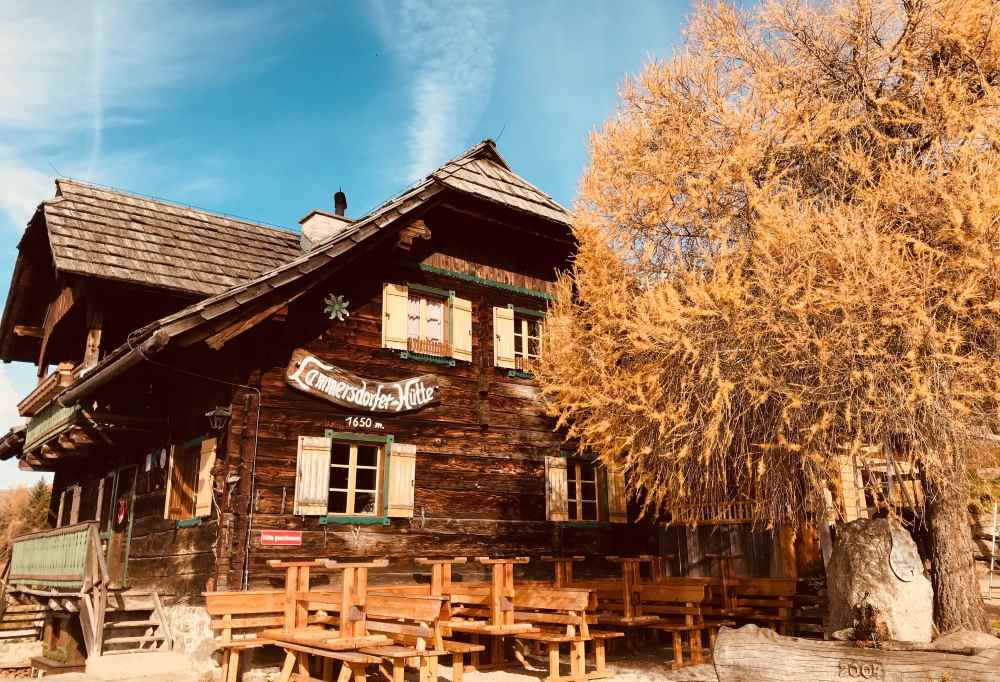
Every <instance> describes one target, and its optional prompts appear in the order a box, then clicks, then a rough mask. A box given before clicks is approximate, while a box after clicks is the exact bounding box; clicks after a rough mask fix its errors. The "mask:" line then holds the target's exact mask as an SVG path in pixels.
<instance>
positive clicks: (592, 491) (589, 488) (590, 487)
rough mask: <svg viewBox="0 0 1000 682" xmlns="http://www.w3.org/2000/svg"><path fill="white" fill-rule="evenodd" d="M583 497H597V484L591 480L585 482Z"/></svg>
mask: <svg viewBox="0 0 1000 682" xmlns="http://www.w3.org/2000/svg"><path fill="white" fill-rule="evenodd" d="M582 494H583V499H584V500H591V501H594V500H596V499H597V486H596V485H594V484H593V483H591V482H590V481H584V482H583V490H582Z"/></svg>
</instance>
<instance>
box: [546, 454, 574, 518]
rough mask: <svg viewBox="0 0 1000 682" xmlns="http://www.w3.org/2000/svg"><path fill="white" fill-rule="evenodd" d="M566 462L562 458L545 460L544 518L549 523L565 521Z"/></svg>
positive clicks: (566, 507)
mask: <svg viewBox="0 0 1000 682" xmlns="http://www.w3.org/2000/svg"><path fill="white" fill-rule="evenodd" d="M566 492H567V488H566V460H565V459H564V458H562V457H546V458H545V518H547V519H548V520H549V521H566V520H567V519H568V518H569V516H568V499H567V497H566Z"/></svg>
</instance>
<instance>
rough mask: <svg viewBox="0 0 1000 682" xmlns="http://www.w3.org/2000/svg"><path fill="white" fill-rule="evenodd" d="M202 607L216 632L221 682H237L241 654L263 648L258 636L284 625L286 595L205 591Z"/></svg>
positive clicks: (313, 618) (319, 618) (318, 619)
mask: <svg viewBox="0 0 1000 682" xmlns="http://www.w3.org/2000/svg"><path fill="white" fill-rule="evenodd" d="M203 594H204V597H205V608H206V610H207V611H208V614H209V615H210V616H211V618H212V621H211V627H212V629H213V630H215V631H217V632H218V639H216V642H215V643H216V648H217V649H218V650H220V651H221V652H222V677H221V682H236V679H237V675H238V671H239V664H240V654H241V653H242V652H243V651H246V650H247V649H254V648H257V647H261V646H264V645H265V644H267V642H265V641H263V640H261V639H260V633H261V632H262V631H263V630H265V629H267V628H274V627H281V626H282V625H283V624H284V622H285V593H284V592H281V591H277V590H269V591H257V592H205V593H203ZM332 620H333V619H331V618H330V617H329V616H326V615H322V614H311V615H310V617H309V622H310V623H313V624H322V623H329V622H332Z"/></svg>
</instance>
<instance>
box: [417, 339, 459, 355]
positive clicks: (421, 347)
mask: <svg viewBox="0 0 1000 682" xmlns="http://www.w3.org/2000/svg"><path fill="white" fill-rule="evenodd" d="M406 350H408V351H410V352H411V353H421V354H423V355H437V356H439V357H442V358H445V357H448V356H450V355H451V344H449V343H448V342H447V341H438V340H436V339H407V340H406Z"/></svg>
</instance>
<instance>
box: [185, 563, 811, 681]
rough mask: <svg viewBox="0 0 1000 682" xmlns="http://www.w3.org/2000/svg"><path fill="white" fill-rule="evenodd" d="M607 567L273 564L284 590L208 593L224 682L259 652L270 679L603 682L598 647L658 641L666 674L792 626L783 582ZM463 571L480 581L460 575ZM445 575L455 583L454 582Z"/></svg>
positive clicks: (644, 566) (790, 594) (787, 584)
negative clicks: (723, 631)
mask: <svg viewBox="0 0 1000 682" xmlns="http://www.w3.org/2000/svg"><path fill="white" fill-rule="evenodd" d="M607 559H608V561H610V562H611V563H612V564H613V565H615V566H617V567H618V569H619V570H618V575H611V576H605V577H601V578H593V579H592V578H581V577H576V576H574V565H575V564H576V565H580V564H582V563H583V562H585V561H587V560H586V558H585V557H582V556H571V557H552V556H545V557H538V558H537V559H532V558H529V557H512V558H491V557H475V558H469V557H448V558H420V559H417V560H416V561H415V562H414V563H415V566H416V568H417V569H418V571H419V572H417V573H415V574H414V576H413V578H414V579H413V581H412V582H399V581H396V582H393V583H390V584H380V583H379V582H377V581H376V582H375V583H373V584H370V583H369V577H370V576H369V572H370V571H371V570H372V569H375V570H378V569H383V568H386V567H387V566H389V561H388V560H387V559H373V560H368V561H343V562H341V561H335V560H330V559H325V558H321V559H315V560H313V561H280V560H272V561H270V562H269V566H270V567H272V568H277V569H282V570H284V573H285V578H284V589H282V590H271V591H252V592H207V593H205V597H206V606H207V609H208V612H209V614H210V615H211V617H212V628H213V630H215V631H216V632H217V633H218V637H217V647H218V650H219V651H220V653H221V656H222V673H223V674H222V682H235V680H237V679H239V673H240V666H241V660H240V659H241V654H242V652H244V651H247V650H249V649H257V648H260V647H275V648H277V649H278V650H281V651H283V652H284V658H283V665H282V668H281V675H280V678H279V682H289V681H290V680H297V681H299V682H309V681H310V680H320V679H321V680H333V679H334V675H335V674H336V675H338V677H337V679H338V680H339V682H348V680H354V681H359V680H364V679H367V675H368V674H369V673H373V674H376V673H377V675H380V676H384V677H385V678H386V679H387V680H390V681H391V682H401V681H402V680H403V679H404V675H405V673H406V669H407V668H411V669H415V670H417V671H418V674H419V679H420V680H421V682H431V681H433V680H436V679H437V678H438V661H439V659H440V658H441V657H445V658H446V660H447V662H448V663H450V665H451V676H450V678H451V680H452V681H453V682H460V681H461V680H462V679H463V675H464V674H465V673H466V672H470V671H488V670H500V669H508V668H514V667H517V666H521V667H523V668H525V669H527V670H540V669H544V670H546V673H547V674H545V676H544V679H546V680H548V681H550V682H556V681H570V680H572V681H582V680H591V679H601V678H608V677H613V673H612V672H611V671H610V670H609V669H608V667H607V652H608V645H609V643H611V642H614V641H623V642H624V643H625V647H623V649H622V655H623V656H628V655H629V653H630V652H634V651H636V647H637V646H638V645H639V644H640V643H642V642H643V641H646V642H647V643H653V644H656V643H658V642H659V640H660V638H661V637H662V636H663V635H668V636H669V642H670V649H669V650H670V651H671V652H672V663H671V667H673V668H675V669H676V668H680V667H683V666H686V665H694V664H698V663H701V662H703V661H706V660H707V659H708V656H709V655H710V654H711V651H712V649H713V647H714V645H715V639H716V633H717V632H718V629H719V628H720V627H722V626H724V625H728V626H736V625H738V624H743V623H757V624H759V625H761V626H765V627H772V626H773V627H776V628H777V629H779V630H781V631H783V632H785V633H791V632H793V631H794V623H793V620H792V613H793V611H792V604H793V599H794V596H795V586H796V580H794V579H776V578H750V577H743V576H736V575H732V574H731V573H730V572H728V571H727V570H723V572H722V573H720V575H718V576H716V577H674V576H669V575H667V565H666V559H665V558H664V557H653V556H648V555H643V556H638V557H607ZM471 564H476V565H478V567H479V569H480V570H479V572H478V573H479V574H480V575H481V576H482V579H478V580H476V579H473V580H470V579H469V574H470V572H473V573H474V572H475V571H471V570H470V569H472V568H473V566H471ZM529 564H532V566H531V567H530V568H532V569H540V570H541V571H545V572H547V573H550V575H551V577H550V578H548V579H541V580H540V579H539V578H538V575H537V572H534V571H532V572H533V573H535V574H534V575H531V576H530V578H529V577H528V575H526V576H525V578H524V579H523V580H520V579H518V573H519V572H520V571H518V570H516V569H521V570H523V572H524V573H525V574H528V573H529V571H527V570H526V569H528V568H529V566H528V565H529ZM456 566H461V568H463V569H465V570H463V575H462V576H461V577H462V578H464V579H458V576H456V575H454V574H453V572H454V569H455V567H456ZM727 567H728V562H725V561H723V562H721V563H720V568H722V569H727ZM577 573H578V574H579V573H580V571H578V572H577ZM321 574H322V575H323V576H324V577H322V578H321V577H320V576H321ZM396 575H398V574H396ZM321 582H322V583H323V584H322V586H320V585H319V584H318V583H321ZM314 584H316V586H315V587H314V586H313V585H314ZM661 633H662V634H661ZM564 655H565V656H566V657H567V658H563V656H564ZM567 668H568V670H567Z"/></svg>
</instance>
